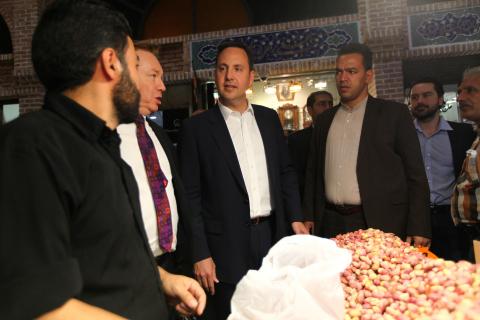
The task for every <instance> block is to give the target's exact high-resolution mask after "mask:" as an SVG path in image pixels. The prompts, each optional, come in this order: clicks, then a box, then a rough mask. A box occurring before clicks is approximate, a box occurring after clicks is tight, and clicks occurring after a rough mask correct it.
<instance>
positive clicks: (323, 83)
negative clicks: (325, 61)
mask: <svg viewBox="0 0 480 320" xmlns="http://www.w3.org/2000/svg"><path fill="white" fill-rule="evenodd" d="M326 87H327V81H324V80H320V81H318V82H316V83H315V88H317V89H325V88H326Z"/></svg>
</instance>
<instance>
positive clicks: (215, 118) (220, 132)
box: [209, 106, 247, 194]
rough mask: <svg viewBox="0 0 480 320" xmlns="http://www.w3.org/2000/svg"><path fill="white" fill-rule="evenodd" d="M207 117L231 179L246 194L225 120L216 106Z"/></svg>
mask: <svg viewBox="0 0 480 320" xmlns="http://www.w3.org/2000/svg"><path fill="white" fill-rule="evenodd" d="M209 116H210V118H209V120H210V124H211V128H212V135H213V138H214V140H215V142H216V143H217V146H218V148H219V149H220V150H221V151H222V154H223V156H224V158H225V160H226V163H227V165H228V167H229V168H230V171H231V172H232V175H233V177H234V178H235V180H236V181H237V183H238V185H239V186H240V188H241V189H242V190H243V191H244V192H245V193H246V194H247V188H246V186H245V181H244V180H243V176H242V171H241V169H240V164H239V162H238V158H237V154H236V152H235V147H234V146H233V142H232V138H231V137H230V133H229V131H228V128H227V124H226V123H225V119H223V115H222V113H221V112H220V108H219V107H218V106H217V107H215V108H213V109H212V112H211V113H210V115H209Z"/></svg>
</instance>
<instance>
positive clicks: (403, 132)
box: [304, 96, 431, 239]
mask: <svg viewBox="0 0 480 320" xmlns="http://www.w3.org/2000/svg"><path fill="white" fill-rule="evenodd" d="M338 108H339V106H336V107H334V108H332V109H330V110H327V111H325V112H323V113H322V114H321V115H320V116H319V117H318V118H317V119H316V122H315V129H314V133H313V139H312V146H311V149H310V157H309V162H308V165H307V173H306V185H305V194H304V214H305V216H306V218H309V219H313V220H314V221H315V224H316V228H315V229H316V230H315V232H316V233H317V234H318V233H319V230H320V229H319V228H318V226H319V225H320V224H321V223H322V216H323V214H324V210H325V186H324V170H325V148H326V142H327V136H328V131H329V130H330V125H331V123H332V120H333V118H334V116H335V114H336V112H337V110H338ZM357 179H358V185H359V189H360V197H361V199H362V205H363V209H364V214H365V219H366V223H367V226H368V227H371V228H377V229H380V230H383V231H385V232H393V233H395V234H396V235H398V236H399V237H401V238H403V239H405V237H406V236H424V237H428V238H430V237H431V230H430V211H429V201H430V196H429V188H428V182H427V177H426V174H425V169H424V165H423V161H422V155H421V151H420V145H419V142H418V138H417V134H416V132H415V128H414V125H413V121H412V118H411V116H410V113H409V111H408V108H407V107H406V106H405V105H402V104H400V103H396V102H392V101H386V100H381V99H376V98H373V97H371V96H369V97H368V101H367V105H366V110H365V117H364V119H363V126H362V132H361V137H360V145H359V148H358V160H357Z"/></svg>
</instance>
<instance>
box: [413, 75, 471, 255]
mask: <svg viewBox="0 0 480 320" xmlns="http://www.w3.org/2000/svg"><path fill="white" fill-rule="evenodd" d="M443 93H444V92H443V87H442V85H441V83H439V82H438V81H437V80H436V79H434V78H423V79H420V80H417V81H415V82H414V83H412V85H411V89H410V103H411V110H412V115H413V117H414V118H415V121H414V123H415V128H416V130H417V135H418V139H419V142H420V147H421V149H422V156H423V162H424V165H425V169H426V172H427V177H428V184H429V187H430V212H431V220H432V244H431V246H430V250H431V251H432V252H433V253H435V254H436V255H437V256H439V257H441V258H444V259H447V260H455V261H458V260H461V259H467V258H468V257H467V254H468V252H467V251H468V248H469V243H468V239H467V238H466V237H465V236H464V233H463V232H461V231H460V230H459V229H458V228H456V227H455V225H454V224H453V221H452V217H451V214H450V198H451V196H452V192H453V187H454V185H455V181H456V178H457V177H458V175H459V173H460V171H461V169H462V164H463V160H464V159H465V155H466V153H465V152H466V151H467V150H468V149H469V148H470V146H471V145H472V143H473V140H474V139H475V136H476V135H475V132H474V131H473V128H472V126H471V125H469V124H466V123H456V122H451V121H446V120H445V119H444V118H443V117H441V116H440V108H441V106H443V104H444V100H443Z"/></svg>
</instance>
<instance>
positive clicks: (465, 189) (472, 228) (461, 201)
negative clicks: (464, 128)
mask: <svg viewBox="0 0 480 320" xmlns="http://www.w3.org/2000/svg"><path fill="white" fill-rule="evenodd" d="M457 101H458V104H459V108H460V114H461V116H462V117H463V118H465V119H468V120H470V121H472V122H474V123H475V129H476V130H477V138H476V139H475V141H474V142H473V144H472V146H471V148H470V149H469V150H468V151H467V156H466V158H465V161H464V163H463V167H462V172H461V173H460V175H459V177H458V179H457V184H456V185H455V188H454V191H453V197H452V217H453V221H454V223H455V225H460V226H461V228H462V230H463V231H464V232H465V234H466V235H467V236H468V237H469V241H470V243H469V246H468V247H469V257H468V258H469V260H470V261H472V262H473V261H474V258H473V246H472V244H473V242H472V240H473V239H480V206H479V205H478V203H479V202H480V191H479V190H480V179H479V176H480V157H479V156H478V153H479V152H480V148H479V145H480V140H479V138H478V130H479V129H478V128H479V126H480V66H477V67H474V68H470V69H467V70H466V71H465V72H464V73H463V80H462V82H461V84H460V86H459V87H458V96H457ZM476 262H477V263H478V262H479V261H476Z"/></svg>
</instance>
